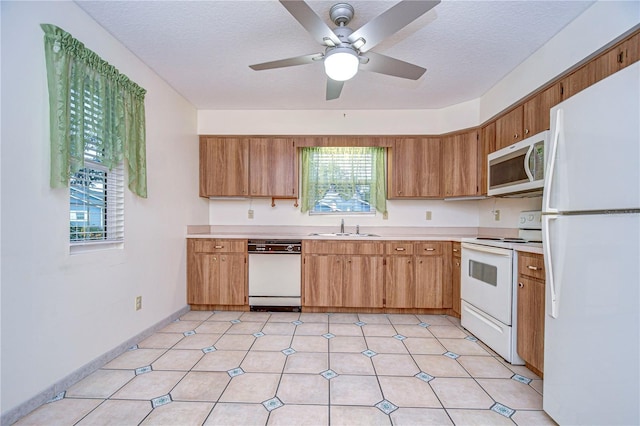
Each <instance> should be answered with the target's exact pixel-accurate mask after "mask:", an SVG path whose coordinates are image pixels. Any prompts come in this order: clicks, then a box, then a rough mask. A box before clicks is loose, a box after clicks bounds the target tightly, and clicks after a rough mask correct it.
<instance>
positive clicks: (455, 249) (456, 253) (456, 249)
mask: <svg viewBox="0 0 640 426" xmlns="http://www.w3.org/2000/svg"><path fill="white" fill-rule="evenodd" d="M451 254H452V255H453V257H461V256H462V251H461V248H460V243H458V242H455V241H454V242H453V243H452V249H451Z"/></svg>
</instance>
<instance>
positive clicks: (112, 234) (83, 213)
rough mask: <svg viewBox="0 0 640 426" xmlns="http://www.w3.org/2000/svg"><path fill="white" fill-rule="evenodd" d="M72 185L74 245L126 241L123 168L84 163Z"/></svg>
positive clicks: (70, 223) (71, 226) (71, 201)
mask: <svg viewBox="0 0 640 426" xmlns="http://www.w3.org/2000/svg"><path fill="white" fill-rule="evenodd" d="M85 166H87V167H85V168H84V169H80V171H79V172H77V173H75V174H74V175H73V176H72V177H71V179H70V182H69V188H70V190H69V195H70V215H69V216H70V218H69V219H70V220H69V230H70V234H69V237H70V240H71V243H81V242H82V243H86V242H96V241H111V242H116V241H122V240H123V239H124V208H123V207H124V203H123V198H124V191H123V188H124V185H123V180H124V179H123V174H124V173H123V168H122V166H118V167H116V168H113V169H112V170H111V171H109V170H107V169H106V167H104V166H101V165H100V164H99V163H94V162H91V161H86V162H85Z"/></svg>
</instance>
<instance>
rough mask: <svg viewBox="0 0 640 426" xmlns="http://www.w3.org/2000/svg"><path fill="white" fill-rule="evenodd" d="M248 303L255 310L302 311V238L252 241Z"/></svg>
mask: <svg viewBox="0 0 640 426" xmlns="http://www.w3.org/2000/svg"><path fill="white" fill-rule="evenodd" d="M248 252H249V306H250V309H251V310H252V311H266V310H279V311H283V310H288V311H298V312H299V311H300V292H301V283H302V268H301V257H302V256H301V253H302V242H301V241H300V240H249V246H248Z"/></svg>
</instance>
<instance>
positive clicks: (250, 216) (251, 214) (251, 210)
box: [247, 209, 253, 219]
mask: <svg viewBox="0 0 640 426" xmlns="http://www.w3.org/2000/svg"><path fill="white" fill-rule="evenodd" d="M247 216H248V217H249V219H253V209H249V212H248V214H247Z"/></svg>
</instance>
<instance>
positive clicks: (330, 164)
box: [302, 147, 386, 214]
mask: <svg viewBox="0 0 640 426" xmlns="http://www.w3.org/2000/svg"><path fill="white" fill-rule="evenodd" d="M376 210H378V211H380V212H383V213H384V212H385V210H386V195H385V177H384V148H374V147H373V148H372V147H362V148H361V147H357V148H356V147H346V148H345V147H330V148H328V147H327V148H325V147H323V148H303V150H302V212H307V211H308V212H309V213H311V214H331V213H350V214H351V213H355V214H358V213H375V211H376Z"/></svg>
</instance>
